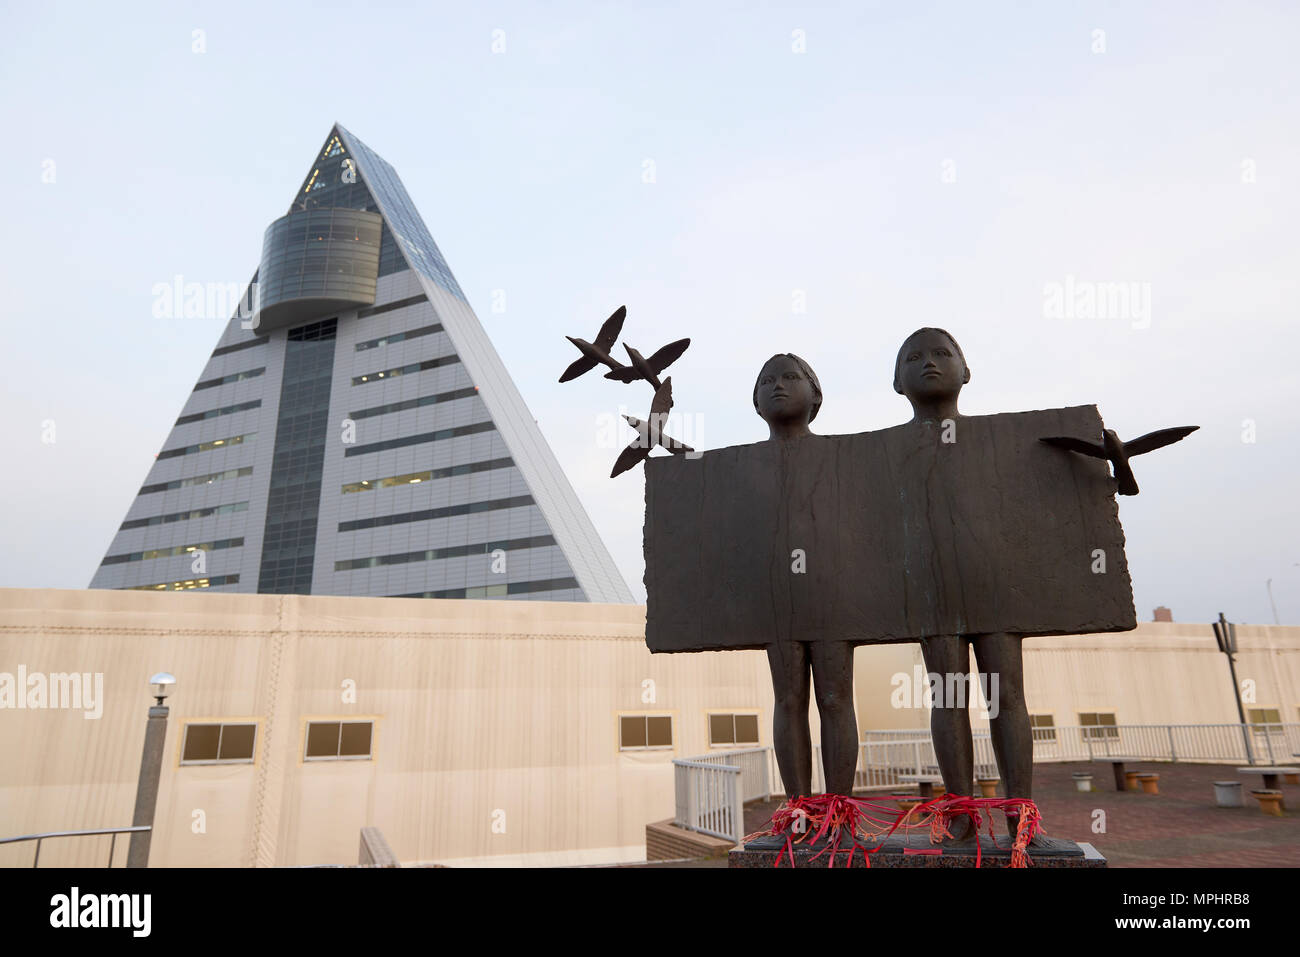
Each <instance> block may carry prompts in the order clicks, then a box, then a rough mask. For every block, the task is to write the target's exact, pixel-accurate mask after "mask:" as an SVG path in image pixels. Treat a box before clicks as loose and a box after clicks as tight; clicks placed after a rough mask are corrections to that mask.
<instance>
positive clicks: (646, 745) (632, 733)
mask: <svg viewBox="0 0 1300 957" xmlns="http://www.w3.org/2000/svg"><path fill="white" fill-rule="evenodd" d="M672 746H673V719H672V716H671V715H667V714H625V715H620V716H619V719H618V749H619V750H620V751H651V750H658V749H664V748H671V747H672Z"/></svg>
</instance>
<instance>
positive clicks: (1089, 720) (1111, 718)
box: [1079, 711, 1119, 738]
mask: <svg viewBox="0 0 1300 957" xmlns="http://www.w3.org/2000/svg"><path fill="white" fill-rule="evenodd" d="M1079 724H1080V725H1082V732H1083V737H1084V738H1118V737H1119V728H1117V727H1116V726H1115V713H1114V712H1113V711H1112V712H1109V713H1103V712H1100V711H1087V712H1080V713H1079Z"/></svg>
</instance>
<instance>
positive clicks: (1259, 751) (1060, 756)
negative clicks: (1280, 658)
mask: <svg viewBox="0 0 1300 957" xmlns="http://www.w3.org/2000/svg"><path fill="white" fill-rule="evenodd" d="M1032 733H1033V739H1034V761H1035V763H1039V764H1043V763H1052V762H1063V761H1089V760H1091V759H1093V758H1104V757H1109V756H1111V755H1114V756H1117V757H1131V758H1140V759H1142V760H1144V761H1197V762H1204V763H1207V764H1259V765H1266V764H1292V763H1294V762H1295V761H1296V758H1295V755H1296V754H1297V753H1300V723H1297V724H1268V725H1264V724H1254V725H1251V724H1245V725H1243V724H1121V725H1110V726H1107V725H1100V726H1095V725H1065V726H1062V727H1055V728H1035V729H1034V730H1033V732H1032ZM973 737H974V744H975V764H976V771H975V775H976V777H994V776H996V774H997V762H996V760H995V759H994V756H993V748H992V744H991V742H990V739H989V732H987V731H977V732H975V734H974V735H973ZM1247 742H1249V746H1248V744H1247ZM862 746H863V750H864V752H865V754H864V755H863V759H862V761H861V762H860V765H859V767H860V769H862V768H865V769H866V770H867V773H868V776H869V777H872V778H873V779H879V780H880V782H881V783H892V782H896V781H897V780H898V779H897V775H899V774H926V773H937V772H938V765H937V762H936V761H935V757H934V747H933V746H932V744H931V742H930V732H929V730H925V729H918V730H911V731H883V730H882V731H866V732H864V733H863V745H862ZM861 773H862V772H861V770H859V776H861Z"/></svg>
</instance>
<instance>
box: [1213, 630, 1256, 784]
mask: <svg viewBox="0 0 1300 957" xmlns="http://www.w3.org/2000/svg"><path fill="white" fill-rule="evenodd" d="M1212 627H1213V628H1214V640H1215V641H1216V642H1218V645H1219V650H1220V651H1222V652H1223V653H1224V654H1225V655H1227V656H1228V670H1229V671H1230V672H1231V673H1232V693H1233V695H1234V696H1235V697H1236V699H1237V717H1238V718H1239V719H1240V721H1241V740H1242V742H1243V743H1244V744H1245V745H1246V763H1247V764H1254V763H1255V754H1254V752H1253V751H1251V749H1250V733H1249V731H1248V730H1247V728H1246V711H1245V709H1244V708H1242V706H1241V686H1240V685H1238V684H1237V666H1236V664H1235V663H1234V661H1233V655H1235V654H1236V653H1237V626H1236V625H1234V624H1233V623H1232V622H1230V621H1227V620H1226V619H1225V618H1224V617H1223V612H1219V620H1218V621H1216V622H1214V623H1213V625H1212Z"/></svg>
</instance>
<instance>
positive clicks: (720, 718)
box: [709, 713, 758, 748]
mask: <svg viewBox="0 0 1300 957" xmlns="http://www.w3.org/2000/svg"><path fill="white" fill-rule="evenodd" d="M720 744H758V715H757V714H731V713H727V714H711V715H709V747H711V748H712V747H717V746H718V745H720Z"/></svg>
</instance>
